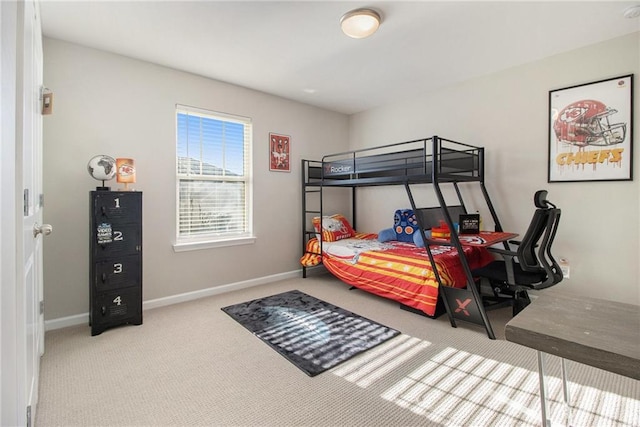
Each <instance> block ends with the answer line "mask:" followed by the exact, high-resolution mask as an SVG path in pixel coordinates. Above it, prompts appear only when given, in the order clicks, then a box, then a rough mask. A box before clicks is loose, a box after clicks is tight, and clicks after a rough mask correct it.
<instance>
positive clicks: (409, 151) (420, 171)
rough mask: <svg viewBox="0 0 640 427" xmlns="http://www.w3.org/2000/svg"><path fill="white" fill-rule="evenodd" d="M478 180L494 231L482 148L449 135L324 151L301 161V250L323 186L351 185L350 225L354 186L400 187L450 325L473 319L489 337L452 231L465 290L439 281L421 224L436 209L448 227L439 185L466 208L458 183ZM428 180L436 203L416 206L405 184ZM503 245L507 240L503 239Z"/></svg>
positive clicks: (310, 234) (487, 324)
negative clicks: (316, 157)
mask: <svg viewBox="0 0 640 427" xmlns="http://www.w3.org/2000/svg"><path fill="white" fill-rule="evenodd" d="M464 182H474V183H478V184H479V187H480V189H481V191H482V195H483V197H484V200H485V202H486V204H487V207H488V209H489V212H490V213H491V216H492V219H493V222H494V224H495V231H502V226H501V225H500V221H499V219H498V216H497V214H496V211H495V209H494V207H493V204H492V203H491V199H490V197H489V193H488V192H487V189H486V187H485V185H484V148H482V147H476V146H473V145H468V144H464V143H461V142H457V141H453V140H450V139H445V138H440V137H438V136H432V137H429V138H424V139H417V140H412V141H406V142H400V143H395V144H389V145H384V146H378V147H373V148H365V149H360V150H354V151H347V152H343V153H336V154H330V155H326V156H324V157H323V158H322V160H321V161H314V160H305V159H303V160H302V251H303V254H304V253H306V244H307V241H308V240H309V239H310V238H311V237H315V236H316V232H315V230H313V227H311V228H308V227H309V224H311V221H310V219H311V217H312V216H320V217H322V216H323V215H324V212H323V189H324V188H329V187H346V188H350V189H351V210H352V211H351V214H352V224H353V227H354V229H357V225H356V218H357V215H356V188H358V187H370V186H388V185H402V186H404V188H405V190H406V192H407V196H408V198H409V202H410V204H411V208H412V209H413V211H414V212H416V213H417V215H416V216H417V220H418V224H419V226H420V232H421V234H422V238H423V241H424V242H425V249H426V252H427V255H428V257H429V261H430V262H431V265H432V266H433V272H434V275H435V277H436V279H437V281H438V284H439V289H440V291H441V292H439V297H440V298H441V299H442V302H443V303H444V307H445V309H446V312H447V314H448V316H449V320H450V322H451V326H452V327H457V325H456V320H462V321H467V322H471V323H474V324H479V325H482V326H484V327H485V329H486V332H487V335H488V336H489V338H491V339H495V334H494V333H493V329H492V328H491V324H490V322H489V318H488V317H487V314H486V310H485V307H484V304H483V302H482V297H481V295H480V291H479V289H478V288H477V286H476V284H475V282H474V280H473V277H472V274H471V269H470V268H469V264H468V262H467V260H466V257H465V256H464V252H463V249H462V245H461V244H460V240H459V239H458V236H457V234H456V233H451V239H450V245H451V246H453V247H454V248H455V249H456V250H457V252H458V255H459V258H460V263H461V264H462V267H463V269H464V272H465V275H466V277H467V286H466V288H465V289H461V288H453V287H449V286H443V285H442V281H441V278H440V275H439V274H438V271H437V269H436V267H435V265H436V264H435V260H434V257H433V254H432V252H431V248H430V247H431V246H432V245H442V244H443V243H442V242H434V241H432V240H430V239H428V238H427V237H426V235H425V232H424V230H425V228H431V225H434V224H427V223H425V222H427V221H429V220H428V219H427V217H432V218H433V215H432V214H430V215H426V213H427V212H428V211H433V210H434V209H439V211H440V215H437V216H438V217H439V218H441V219H442V220H443V221H445V222H446V224H447V225H448V226H449V229H450V230H453V229H454V222H455V221H453V218H452V216H453V215H452V214H451V212H450V208H449V207H447V203H446V201H445V198H444V195H443V192H442V188H441V185H443V184H451V185H453V187H454V189H455V193H456V195H457V198H458V201H459V206H457V208H461V209H462V210H463V211H465V212H466V207H465V203H464V200H463V197H462V193H461V191H460V188H459V186H458V184H459V183H464ZM414 184H432V187H433V190H434V192H435V194H436V197H437V199H438V204H439V206H437V207H426V208H419V207H417V206H416V202H415V199H414V197H413V193H412V191H411V185H414ZM311 194H317V195H318V199H319V201H318V203H316V205H315V206H314V208H315V209H311V208H310V206H309V205H310V204H311V203H310V201H309V200H308V198H309V197H310V195H311ZM321 234H322V233H320V253H319V254H317V255H320V256H322V238H321ZM505 248H507V245H506V243H505ZM302 274H303V277H307V267H303V273H302Z"/></svg>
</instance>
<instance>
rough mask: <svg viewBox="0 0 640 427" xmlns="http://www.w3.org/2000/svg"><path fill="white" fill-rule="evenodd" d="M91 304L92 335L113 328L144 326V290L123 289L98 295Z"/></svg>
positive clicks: (137, 288)
mask: <svg viewBox="0 0 640 427" xmlns="http://www.w3.org/2000/svg"><path fill="white" fill-rule="evenodd" d="M92 299H93V301H92V304H91V335H98V334H100V333H102V332H103V331H104V330H105V329H107V328H110V327H112V326H117V325H124V324H133V325H140V324H142V289H141V288H140V287H132V288H123V289H118V290H114V291H111V292H102V293H97V294H96V295H95V296H94V297H93V298H92Z"/></svg>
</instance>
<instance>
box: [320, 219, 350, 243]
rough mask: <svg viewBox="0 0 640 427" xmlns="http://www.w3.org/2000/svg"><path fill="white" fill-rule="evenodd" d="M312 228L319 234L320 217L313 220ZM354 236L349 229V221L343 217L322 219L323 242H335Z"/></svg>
mask: <svg viewBox="0 0 640 427" xmlns="http://www.w3.org/2000/svg"><path fill="white" fill-rule="evenodd" d="M313 228H314V229H315V230H316V233H319V232H320V217H315V218H313ZM355 235H356V232H355V231H354V230H353V228H351V224H349V220H347V218H345V217H344V216H343V215H340V214H335V215H331V216H323V217H322V240H323V241H324V242H335V241H337V240H342V239H348V238H350V237H353V236H355Z"/></svg>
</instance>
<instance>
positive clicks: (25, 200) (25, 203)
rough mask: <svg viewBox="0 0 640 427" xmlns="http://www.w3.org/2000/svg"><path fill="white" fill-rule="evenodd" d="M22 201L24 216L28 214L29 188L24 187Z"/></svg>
mask: <svg viewBox="0 0 640 427" xmlns="http://www.w3.org/2000/svg"><path fill="white" fill-rule="evenodd" d="M22 201H23V206H24V209H23V214H24V216H29V189H28V188H25V189H24V192H23V194H22Z"/></svg>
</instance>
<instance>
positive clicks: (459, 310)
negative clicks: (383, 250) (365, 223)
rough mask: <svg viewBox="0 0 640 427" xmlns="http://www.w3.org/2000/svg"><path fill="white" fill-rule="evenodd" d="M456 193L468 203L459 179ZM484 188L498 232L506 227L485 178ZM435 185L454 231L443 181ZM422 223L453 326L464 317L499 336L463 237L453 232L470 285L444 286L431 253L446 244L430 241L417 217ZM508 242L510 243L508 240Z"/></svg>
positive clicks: (412, 203)
mask: <svg viewBox="0 0 640 427" xmlns="http://www.w3.org/2000/svg"><path fill="white" fill-rule="evenodd" d="M452 184H453V186H454V188H455V190H456V194H457V196H458V200H459V202H460V205H462V206H464V201H463V199H462V194H461V192H460V189H459V187H458V183H457V182H453V183H452ZM479 184H480V187H481V189H482V193H483V196H484V198H485V202H486V203H487V206H488V207H489V211H490V212H491V216H492V219H493V221H494V223H495V227H496V231H502V226H501V225H500V221H499V220H498V216H497V214H496V212H495V209H494V207H493V204H492V203H491V199H490V198H489V194H488V192H487V190H486V188H485V186H484V182H483V180H481V181H480V182H479ZM433 188H434V191H435V193H436V196H437V198H438V202H439V204H440V207H441V209H442V214H443V216H444V218H445V222H446V223H447V225H448V226H449V229H450V230H454V225H453V224H454V221H453V220H452V218H451V215H449V212H448V210H447V209H446V208H447V203H446V201H445V199H444V196H443V194H442V190H441V188H440V183H439V182H438V181H437V179H434V181H433ZM405 190H406V192H407V196H408V197H409V201H410V203H411V208H412V209H413V211H414V212H417V210H418V208H417V206H416V203H415V200H414V198H413V194H412V192H411V188H410V186H409V183H405ZM417 220H418V223H419V229H420V233H421V234H422V239H423V241H424V242H425V249H426V251H427V255H428V257H429V261H430V262H431V266H432V268H433V273H434V275H435V277H436V280H437V281H438V285H439V289H440V290H441V291H442V292H439V293H438V294H439V298H442V302H443V304H444V307H445V309H446V311H447V315H448V316H449V321H450V322H451V326H452V327H454V328H456V327H457V324H456V320H462V321H465V322H469V323H473V324H476V325H480V326H484V328H485V330H486V332H487V335H488V337H489V338H490V339H492V340H493V339H496V336H495V334H494V332H493V328H492V327H491V322H490V321H489V317H488V316H487V313H486V310H485V306H484V303H483V300H482V296H481V295H480V291H479V289H478V287H477V286H476V283H475V281H474V280H473V275H472V274H471V269H470V267H469V263H468V262H467V259H466V257H465V256H464V250H463V248H462V245H461V244H460V240H459V239H458V235H457V234H456V233H451V238H450V245H451V246H453V247H454V248H455V249H456V251H457V253H458V256H459V259H460V264H461V265H462V268H463V270H464V273H465V276H466V278H467V286H466V288H454V287H451V286H444V285H443V284H442V279H441V277H440V274H439V273H438V270H437V268H436V262H435V259H434V257H433V254H432V252H431V246H432V245H442V243H441V242H438V243H430V240H429V239H427V237H426V234H425V232H424V226H423V225H422V224H421V223H420V218H417ZM505 245H506V243H505Z"/></svg>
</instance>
